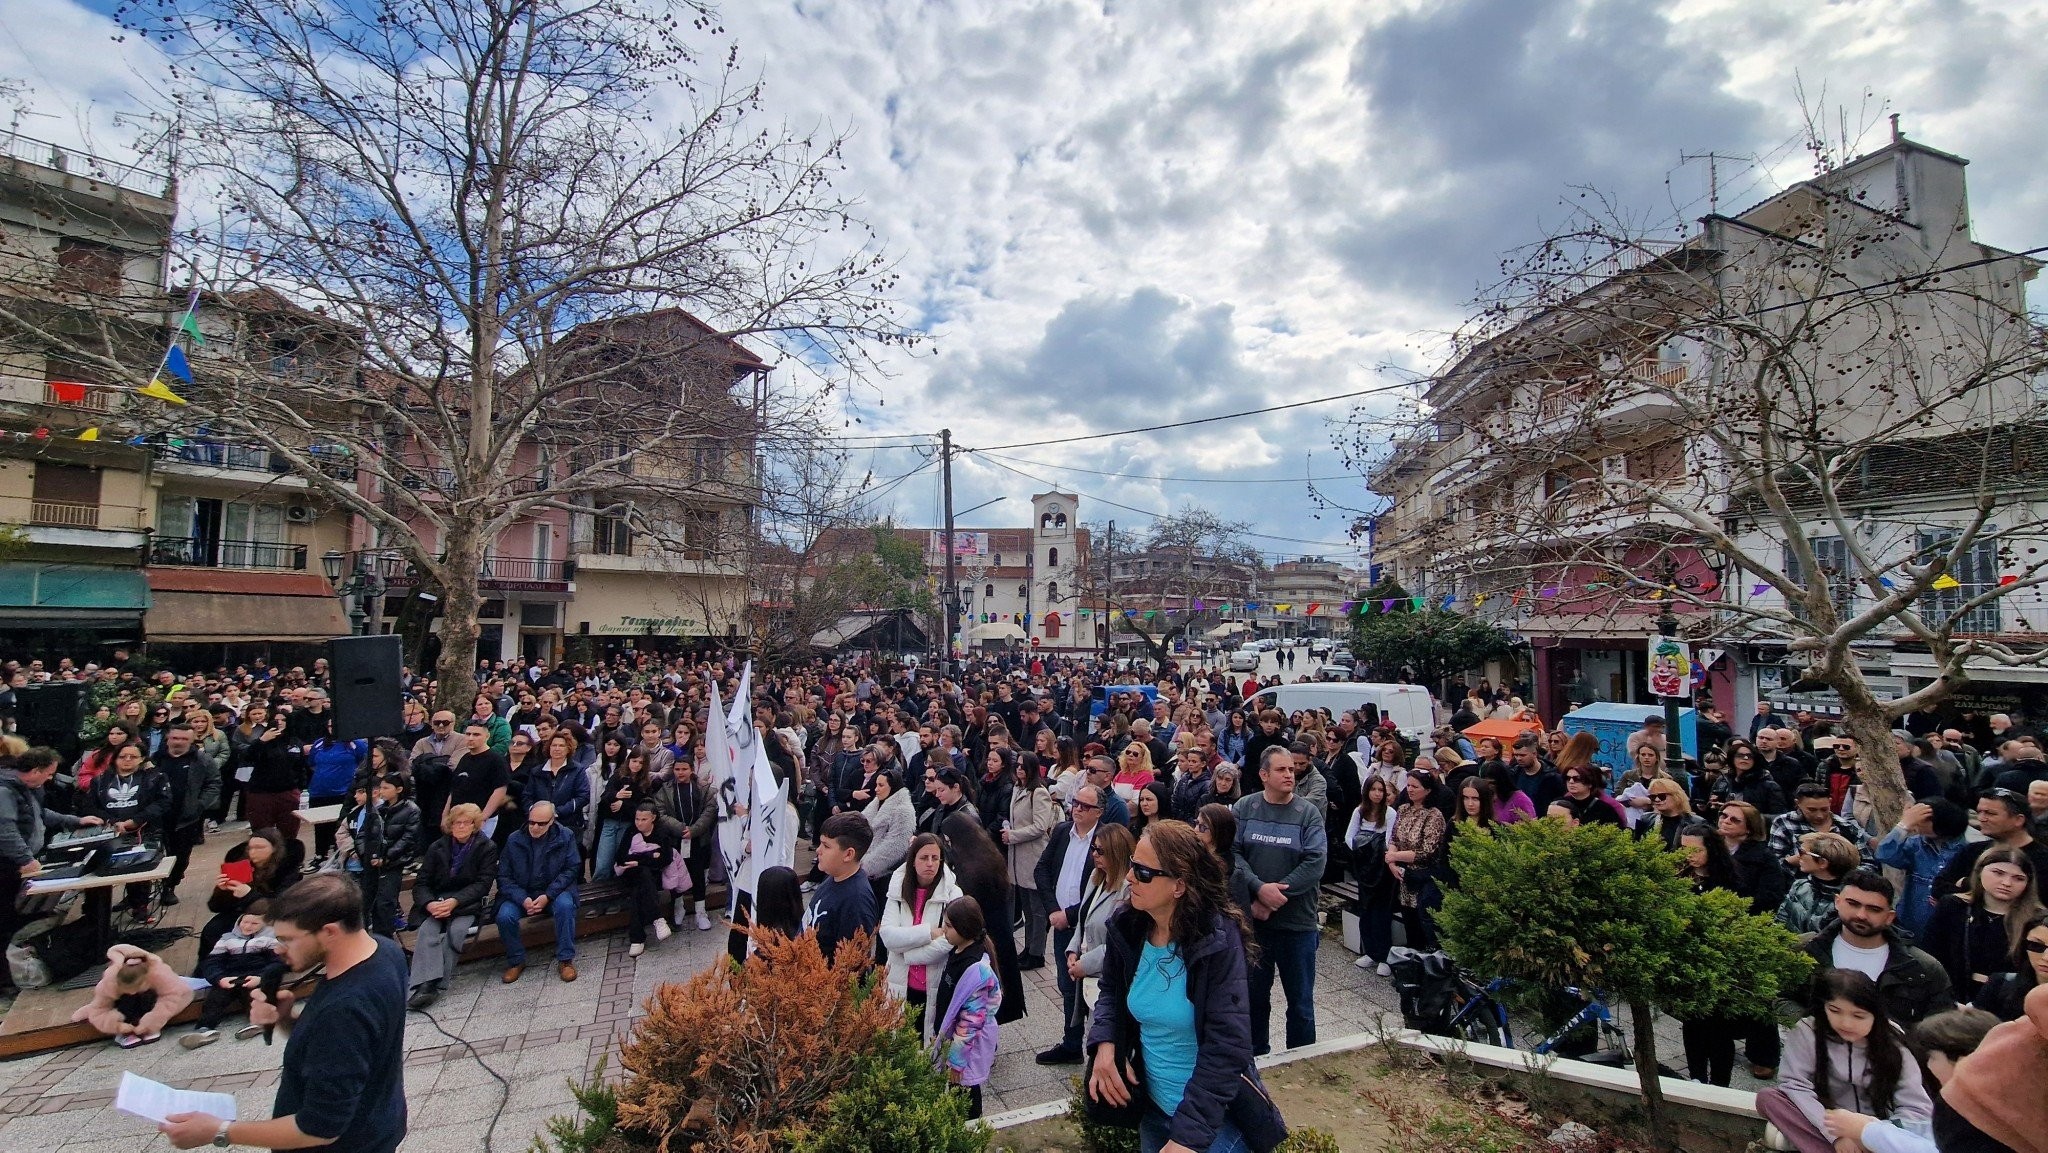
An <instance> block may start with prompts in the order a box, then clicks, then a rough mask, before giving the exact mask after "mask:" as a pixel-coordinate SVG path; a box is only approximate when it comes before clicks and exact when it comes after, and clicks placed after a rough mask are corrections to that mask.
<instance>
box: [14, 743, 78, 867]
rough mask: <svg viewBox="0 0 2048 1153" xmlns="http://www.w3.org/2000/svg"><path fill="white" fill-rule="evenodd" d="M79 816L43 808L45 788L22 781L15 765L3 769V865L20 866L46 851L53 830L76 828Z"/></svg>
mask: <svg viewBox="0 0 2048 1153" xmlns="http://www.w3.org/2000/svg"><path fill="white" fill-rule="evenodd" d="M77 827H78V818H77V817H73V816H69V815H67V814H64V813H58V812H53V811H51V810H49V809H46V808H44V807H43V791H42V790H41V789H31V788H29V787H28V786H27V785H25V784H22V783H21V776H20V774H18V773H16V772H15V771H14V770H13V769H12V768H5V769H0V864H8V865H13V866H15V867H17V868H19V867H20V866H22V865H26V864H28V863H29V862H30V861H33V860H35V858H36V854H37V853H40V852H42V851H43V845H44V838H45V837H46V836H47V834H48V833H49V830H51V829H75V828H77Z"/></svg>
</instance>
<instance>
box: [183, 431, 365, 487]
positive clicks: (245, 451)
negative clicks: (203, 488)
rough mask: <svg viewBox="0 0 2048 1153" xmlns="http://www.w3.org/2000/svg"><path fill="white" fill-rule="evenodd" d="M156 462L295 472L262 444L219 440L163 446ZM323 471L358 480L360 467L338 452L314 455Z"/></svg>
mask: <svg viewBox="0 0 2048 1153" xmlns="http://www.w3.org/2000/svg"><path fill="white" fill-rule="evenodd" d="M155 452H156V458H157V459H158V460H161V461H167V462H170V463H173V464H194V465H199V466H201V467H203V468H232V469H241V470H244V471H248V472H267V473H270V474H272V475H277V476H282V475H284V474H286V473H289V472H291V471H292V468H291V464H290V463H289V462H288V461H286V460H285V459H284V458H283V457H280V456H278V455H277V454H276V453H274V452H272V451H270V449H268V448H267V447H265V446H263V445H260V444H231V443H229V442H227V441H219V440H186V441H182V442H181V443H178V444H159V445H157V446H156V449H155ZM310 455H311V456H312V457H313V460H314V462H315V464H316V467H317V468H318V469H319V471H320V472H321V473H323V474H325V475H327V476H330V477H333V478H334V479H335V480H354V479H355V475H356V463H355V460H354V458H352V457H348V456H344V455H341V454H339V453H334V452H314V453H311V454H310Z"/></svg>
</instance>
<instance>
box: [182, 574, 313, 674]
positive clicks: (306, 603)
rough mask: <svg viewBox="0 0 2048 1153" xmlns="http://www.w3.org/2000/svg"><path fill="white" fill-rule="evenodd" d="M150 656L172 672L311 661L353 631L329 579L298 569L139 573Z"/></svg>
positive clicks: (307, 662)
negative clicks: (146, 595)
mask: <svg viewBox="0 0 2048 1153" xmlns="http://www.w3.org/2000/svg"><path fill="white" fill-rule="evenodd" d="M142 572H143V576H144V577H145V579H146V580H147V581H148V587H149V592H150V607H149V611H148V612H147V614H146V615H145V616H144V618H143V627H144V635H145V636H146V637H147V638H148V646H149V653H150V655H151V656H152V657H154V658H156V659H157V660H160V661H163V662H165V663H166V664H169V665H172V666H173V667H185V666H188V665H189V666H191V667H199V668H214V667H217V666H223V665H224V666H229V667H232V666H234V665H240V664H276V665H293V664H309V663H311V661H312V660H313V659H314V658H316V657H318V656H320V655H321V652H322V646H324V645H325V644H326V643H327V642H328V641H329V640H332V639H333V638H335V637H341V636H347V635H348V634H349V622H348V617H347V616H346V615H345V614H344V613H343V612H342V605H341V601H340V599H339V598H337V597H336V596H335V595H334V590H333V589H332V588H330V587H329V586H328V584H327V581H326V579H325V578H324V577H321V576H319V575H318V574H315V573H301V572H245V571H240V570H235V569H214V568H183V567H161V568H147V569H144V570H142Z"/></svg>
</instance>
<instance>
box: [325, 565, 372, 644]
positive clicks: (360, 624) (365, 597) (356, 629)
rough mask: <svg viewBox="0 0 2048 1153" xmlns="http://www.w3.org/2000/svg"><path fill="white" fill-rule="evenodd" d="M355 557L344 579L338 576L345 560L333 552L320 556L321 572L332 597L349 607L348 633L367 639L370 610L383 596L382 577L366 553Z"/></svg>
mask: <svg viewBox="0 0 2048 1153" xmlns="http://www.w3.org/2000/svg"><path fill="white" fill-rule="evenodd" d="M354 555H355V565H354V571H352V572H350V573H349V577H348V579H347V580H343V579H341V574H342V569H343V567H344V565H345V564H346V563H347V560H348V557H347V556H345V555H343V554H342V553H340V552H337V551H335V550H334V549H329V550H327V551H326V552H324V553H321V554H320V571H321V572H323V573H325V574H326V576H327V581H328V583H329V584H332V585H333V586H334V595H335V596H337V597H339V598H341V600H343V601H344V602H346V603H347V604H348V606H349V609H348V620H349V631H350V633H351V634H353V635H355V636H367V635H369V631H370V612H371V608H372V606H373V605H374V603H375V602H376V601H377V600H378V599H379V598H381V597H382V596H383V595H384V576H383V574H382V573H379V572H377V571H376V567H375V564H374V561H373V558H372V557H371V555H370V554H369V553H367V552H358V553H356V554H354Z"/></svg>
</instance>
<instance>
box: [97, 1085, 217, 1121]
mask: <svg viewBox="0 0 2048 1153" xmlns="http://www.w3.org/2000/svg"><path fill="white" fill-rule="evenodd" d="M114 1108H116V1109H119V1110H120V1111H121V1112H123V1113H126V1114H128V1115H129V1116H130V1117H139V1118H141V1119H142V1120H144V1121H148V1122H150V1123H151V1124H157V1123H160V1122H162V1121H164V1120H167V1119H168V1118H169V1117H170V1115H171V1114H173V1113H210V1114H212V1115H213V1116H215V1117H218V1118H220V1119H221V1120H223V1121H233V1120H234V1119H235V1098H234V1095H233V1094H231V1093H195V1092H193V1091H191V1090H190V1089H173V1088H171V1087H170V1086H169V1085H165V1084H162V1083H161V1082H157V1081H152V1080H150V1079H149V1078H147V1077H137V1076H136V1075H135V1074H133V1073H123V1074H121V1085H120V1087H119V1088H117V1089H115V1090H114Z"/></svg>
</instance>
